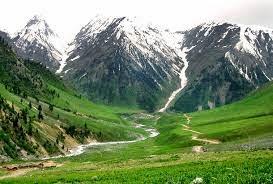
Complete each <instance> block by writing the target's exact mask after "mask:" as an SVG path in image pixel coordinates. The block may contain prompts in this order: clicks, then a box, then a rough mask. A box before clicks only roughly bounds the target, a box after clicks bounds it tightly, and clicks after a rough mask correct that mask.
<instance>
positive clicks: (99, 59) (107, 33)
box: [62, 16, 184, 110]
mask: <svg viewBox="0 0 273 184" xmlns="http://www.w3.org/2000/svg"><path fill="white" fill-rule="evenodd" d="M178 38H179V39H178ZM182 39H183V34H182V33H171V32H169V31H166V30H161V29H159V28H157V27H155V26H152V25H150V24H144V23H143V22H139V21H138V19H136V18H127V17H117V18H115V17H113V18H112V17H107V18H105V17H101V16H98V17H96V18H95V19H93V20H92V21H90V22H89V23H88V24H87V25H86V26H85V27H83V28H82V29H81V30H80V32H79V33H78V34H77V36H76V38H75V40H74V41H73V42H72V43H71V44H70V48H69V50H68V51H67V52H68V53H69V57H68V59H67V65H66V66H65V68H64V70H63V74H62V75H64V78H65V79H67V80H68V81H72V83H73V84H74V85H75V86H76V88H78V89H79V90H80V91H82V92H83V93H85V94H86V95H88V96H89V97H91V98H92V99H93V100H94V99H97V100H99V101H103V102H105V103H115V104H119V103H121V104H132V105H136V104H137V105H140V106H142V107H143V108H146V109H149V110H154V108H155V107H156V106H157V105H159V104H162V103H163V101H161V100H160V99H162V97H163V98H166V97H167V96H168V95H169V92H170V91H172V90H175V89H176V88H178V86H179V85H180V79H179V75H180V71H181V69H182V68H183V66H184V63H183V61H182V54H181V50H180V48H179V47H180V44H179V42H177V40H180V41H182Z"/></svg>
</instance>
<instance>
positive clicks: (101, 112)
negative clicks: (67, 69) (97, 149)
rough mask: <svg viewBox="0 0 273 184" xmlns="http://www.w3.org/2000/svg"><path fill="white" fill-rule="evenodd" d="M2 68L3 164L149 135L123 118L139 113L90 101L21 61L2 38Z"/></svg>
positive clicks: (37, 66)
mask: <svg viewBox="0 0 273 184" xmlns="http://www.w3.org/2000/svg"><path fill="white" fill-rule="evenodd" d="M0 64H1V65H0V95H1V102H2V105H1V117H0V125H1V126H0V131H1V138H2V140H1V144H0V152H1V155H2V156H3V160H6V159H8V158H16V159H18V158H21V157H24V158H25V157H28V158H33V157H35V156H41V155H44V156H46V155H51V154H61V153H65V152H67V150H68V149H70V148H72V147H74V146H76V145H78V144H80V143H86V142H87V141H90V140H92V139H93V140H97V141H110V140H111V141H114V140H132V139H136V138H137V137H139V136H140V135H142V134H145V132H144V130H142V129H135V127H134V125H133V124H132V123H131V122H129V121H127V120H124V119H123V118H121V114H122V113H131V112H135V111H136V110H134V109H133V110H131V109H122V108H117V107H106V106H103V105H97V104H94V103H92V102H90V101H89V100H87V99H86V98H84V97H82V96H81V95H79V94H77V93H76V92H75V91H74V90H73V89H72V88H71V87H69V86H66V85H65V84H64V83H63V82H62V80H61V78H59V77H57V76H55V75H54V74H52V73H51V72H50V71H48V70H47V69H46V68H45V67H44V66H42V65H41V64H39V63H35V62H32V61H28V60H27V61H23V60H21V59H20V58H18V57H17V56H16V54H15V53H14V52H13V51H12V50H11V48H10V47H9V46H8V45H7V44H6V43H5V42H4V41H3V40H2V39H1V43H0ZM22 114H23V115H22ZM8 124H9V125H8ZM13 125H16V126H13ZM6 127H10V128H6ZM17 129H18V130H20V133H18V130H17ZM29 129H31V132H30V131H29ZM18 136H19V137H18ZM22 137H23V139H22ZM24 141H25V142H24Z"/></svg>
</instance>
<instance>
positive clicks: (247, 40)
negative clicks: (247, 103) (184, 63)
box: [173, 23, 273, 111]
mask: <svg viewBox="0 0 273 184" xmlns="http://www.w3.org/2000/svg"><path fill="white" fill-rule="evenodd" d="M272 33H273V31H272V30H270V29H266V28H259V27H255V26H243V25H236V24H230V23H208V24H202V25H200V26H197V27H195V28H193V29H191V30H188V31H186V32H185V39H184V43H183V47H190V48H192V49H191V50H190V51H189V52H188V56H187V58H188V61H189V67H188V69H187V72H186V73H187V76H188V85H187V87H186V88H185V89H184V91H183V93H182V94H181V95H180V98H179V99H178V100H177V101H176V103H175V104H174V107H173V108H174V109H176V110H181V111H193V110H197V109H204V108H213V107H215V106H219V105H223V104H226V103H230V102H233V101H235V100H238V99H241V98H242V97H243V96H245V95H246V94H247V93H248V92H250V91H251V90H253V89H255V88H257V87H259V86H260V85H262V84H264V83H265V82H268V81H270V80H272V79H273V50H272V48H273V34H272ZM189 102H190V103H189Z"/></svg>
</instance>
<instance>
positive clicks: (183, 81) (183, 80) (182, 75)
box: [158, 48, 189, 112]
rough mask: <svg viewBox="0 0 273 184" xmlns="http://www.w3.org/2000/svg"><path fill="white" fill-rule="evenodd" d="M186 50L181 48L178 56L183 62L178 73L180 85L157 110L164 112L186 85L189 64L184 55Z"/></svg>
mask: <svg viewBox="0 0 273 184" xmlns="http://www.w3.org/2000/svg"><path fill="white" fill-rule="evenodd" d="M188 51H189V49H187V48H183V50H182V51H181V52H180V56H181V58H182V60H183V62H184V67H183V68H182V70H181V72H180V74H179V78H180V80H181V81H180V87H179V88H178V89H177V90H175V91H173V92H172V94H171V96H170V97H169V99H168V101H167V103H166V104H165V106H164V107H163V108H162V109H159V111H158V112H165V111H166V109H167V108H168V107H169V105H170V104H171V102H172V101H173V100H174V99H175V97H176V95H177V94H178V93H179V92H180V91H181V90H182V89H183V88H184V87H185V86H186V85H187V81H188V79H187V76H186V70H187V68H188V66H189V62H188V60H187V58H186V56H187V54H186V52H188Z"/></svg>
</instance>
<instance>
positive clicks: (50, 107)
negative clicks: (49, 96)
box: [48, 104, 54, 112]
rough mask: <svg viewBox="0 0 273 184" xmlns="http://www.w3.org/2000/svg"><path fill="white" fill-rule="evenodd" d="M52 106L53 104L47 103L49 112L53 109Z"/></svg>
mask: <svg viewBox="0 0 273 184" xmlns="http://www.w3.org/2000/svg"><path fill="white" fill-rule="evenodd" d="M53 107H54V106H53V105H52V104H49V107H48V108H49V110H50V111H51V112H52V111H53Z"/></svg>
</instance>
